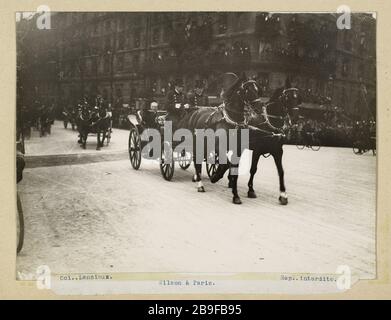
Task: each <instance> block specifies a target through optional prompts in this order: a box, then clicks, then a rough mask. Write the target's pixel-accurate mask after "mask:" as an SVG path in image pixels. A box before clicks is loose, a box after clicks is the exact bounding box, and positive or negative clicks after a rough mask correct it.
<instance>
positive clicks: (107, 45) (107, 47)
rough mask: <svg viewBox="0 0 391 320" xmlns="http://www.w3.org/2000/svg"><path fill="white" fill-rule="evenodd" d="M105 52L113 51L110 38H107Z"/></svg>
mask: <svg viewBox="0 0 391 320" xmlns="http://www.w3.org/2000/svg"><path fill="white" fill-rule="evenodd" d="M104 50H105V51H106V52H107V51H110V50H111V38H110V36H107V37H105V42H104Z"/></svg>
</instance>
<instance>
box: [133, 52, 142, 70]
mask: <svg viewBox="0 0 391 320" xmlns="http://www.w3.org/2000/svg"><path fill="white" fill-rule="evenodd" d="M139 63H140V56H139V55H138V54H135V55H134V56H133V61H132V65H133V68H135V69H137V68H138V66H139Z"/></svg>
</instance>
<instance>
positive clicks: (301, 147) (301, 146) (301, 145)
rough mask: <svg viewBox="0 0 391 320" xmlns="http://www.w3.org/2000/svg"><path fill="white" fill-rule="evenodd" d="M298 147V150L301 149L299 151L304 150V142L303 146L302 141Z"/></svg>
mask: <svg viewBox="0 0 391 320" xmlns="http://www.w3.org/2000/svg"><path fill="white" fill-rule="evenodd" d="M296 147H297V149H299V150H303V149H304V147H305V145H304V142H303V143H302V144H301V141H300V143H297V144H296Z"/></svg>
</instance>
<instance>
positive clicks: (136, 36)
mask: <svg viewBox="0 0 391 320" xmlns="http://www.w3.org/2000/svg"><path fill="white" fill-rule="evenodd" d="M140 44H141V31H140V30H136V31H135V32H134V41H133V46H134V47H135V48H139V47H140Z"/></svg>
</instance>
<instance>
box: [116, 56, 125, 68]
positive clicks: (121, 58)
mask: <svg viewBox="0 0 391 320" xmlns="http://www.w3.org/2000/svg"><path fill="white" fill-rule="evenodd" d="M117 70H118V71H123V70H124V55H123V54H120V55H118V56H117Z"/></svg>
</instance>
